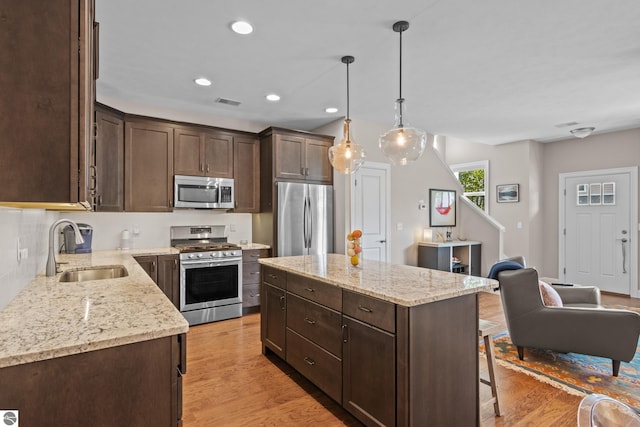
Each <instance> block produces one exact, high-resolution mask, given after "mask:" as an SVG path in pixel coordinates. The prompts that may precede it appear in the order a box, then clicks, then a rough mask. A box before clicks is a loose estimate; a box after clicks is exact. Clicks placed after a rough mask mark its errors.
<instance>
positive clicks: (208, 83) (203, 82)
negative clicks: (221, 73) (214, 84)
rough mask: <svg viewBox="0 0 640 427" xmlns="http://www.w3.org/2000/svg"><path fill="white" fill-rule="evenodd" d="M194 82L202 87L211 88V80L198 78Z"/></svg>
mask: <svg viewBox="0 0 640 427" xmlns="http://www.w3.org/2000/svg"><path fill="white" fill-rule="evenodd" d="M194 82H196V84H197V85H200V86H211V80H209V79H207V78H205V77H198V78H197V79H195V80H194Z"/></svg>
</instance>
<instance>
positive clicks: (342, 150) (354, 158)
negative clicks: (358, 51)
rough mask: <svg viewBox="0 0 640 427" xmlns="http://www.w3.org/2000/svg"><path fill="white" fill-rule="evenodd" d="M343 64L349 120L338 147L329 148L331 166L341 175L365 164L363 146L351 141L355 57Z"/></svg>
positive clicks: (346, 121) (347, 58) (345, 59)
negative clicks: (351, 74) (351, 77)
mask: <svg viewBox="0 0 640 427" xmlns="http://www.w3.org/2000/svg"><path fill="white" fill-rule="evenodd" d="M341 61H342V63H343V64H347V118H346V119H345V120H344V129H343V132H344V136H343V137H342V141H340V143H339V144H338V145H334V146H332V147H331V148H329V161H330V162H331V166H333V168H334V169H335V170H337V171H338V172H340V173H344V174H348V173H354V172H355V171H357V170H358V169H360V166H362V163H364V158H365V153H364V148H362V145H359V144H356V143H355V142H352V141H351V135H350V132H349V125H350V124H351V119H350V118H349V64H351V63H353V61H355V58H354V57H353V56H343V57H342V59H341Z"/></svg>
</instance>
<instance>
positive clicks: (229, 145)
mask: <svg viewBox="0 0 640 427" xmlns="http://www.w3.org/2000/svg"><path fill="white" fill-rule="evenodd" d="M174 161H175V163H174V171H175V174H176V175H195V176H209V177H214V178H233V135H231V134H227V133H224V132H217V131H213V130H206V129H204V128H199V127H176V129H175V146H174Z"/></svg>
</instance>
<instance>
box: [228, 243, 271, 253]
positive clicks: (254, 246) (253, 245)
mask: <svg viewBox="0 0 640 427" xmlns="http://www.w3.org/2000/svg"><path fill="white" fill-rule="evenodd" d="M236 244H237V245H238V246H240V248H242V250H243V251H246V250H251V249H271V246H269V245H265V244H262V243H236Z"/></svg>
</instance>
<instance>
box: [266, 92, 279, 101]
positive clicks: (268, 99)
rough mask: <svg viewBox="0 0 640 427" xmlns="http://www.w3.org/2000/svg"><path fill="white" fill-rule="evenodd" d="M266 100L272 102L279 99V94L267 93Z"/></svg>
mask: <svg viewBox="0 0 640 427" xmlns="http://www.w3.org/2000/svg"><path fill="white" fill-rule="evenodd" d="M267 101H272V102H276V101H280V95H276V94H275V93H270V94H269V95H267Z"/></svg>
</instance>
